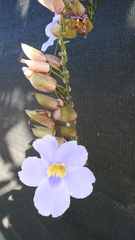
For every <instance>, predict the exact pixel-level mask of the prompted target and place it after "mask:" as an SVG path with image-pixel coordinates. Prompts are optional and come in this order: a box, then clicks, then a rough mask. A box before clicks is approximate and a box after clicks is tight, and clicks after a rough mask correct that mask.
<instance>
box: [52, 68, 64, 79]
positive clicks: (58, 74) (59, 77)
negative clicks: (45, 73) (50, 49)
mask: <svg viewBox="0 0 135 240" xmlns="http://www.w3.org/2000/svg"><path fill="white" fill-rule="evenodd" d="M50 72H51V73H53V74H55V75H56V76H57V77H59V78H61V79H62V80H64V78H63V77H62V76H61V75H59V74H58V73H56V72H55V71H53V70H52V69H50Z"/></svg>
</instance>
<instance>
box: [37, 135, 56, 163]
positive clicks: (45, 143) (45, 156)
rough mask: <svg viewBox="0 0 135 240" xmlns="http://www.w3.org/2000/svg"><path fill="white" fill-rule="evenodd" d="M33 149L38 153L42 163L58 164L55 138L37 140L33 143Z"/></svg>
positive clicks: (48, 136)
mask: <svg viewBox="0 0 135 240" xmlns="http://www.w3.org/2000/svg"><path fill="white" fill-rule="evenodd" d="M33 147H34V148H35V150H36V151H37V152H39V154H40V155H41V158H42V160H43V161H44V162H46V163H48V164H49V165H50V164H52V163H57V162H58V159H57V149H58V142H57V140H56V139H55V137H52V136H50V135H46V136H44V137H43V138H42V139H37V140H36V141H34V143H33Z"/></svg>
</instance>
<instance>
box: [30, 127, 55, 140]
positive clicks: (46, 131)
mask: <svg viewBox="0 0 135 240" xmlns="http://www.w3.org/2000/svg"><path fill="white" fill-rule="evenodd" d="M32 132H33V134H34V135H35V136H36V137H38V138H43V137H44V136H46V135H51V136H54V135H55V134H56V130H54V129H50V128H45V127H38V128H32Z"/></svg>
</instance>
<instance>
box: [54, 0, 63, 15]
mask: <svg viewBox="0 0 135 240" xmlns="http://www.w3.org/2000/svg"><path fill="white" fill-rule="evenodd" d="M52 2H53V6H54V10H55V13H57V14H60V13H61V12H63V10H64V7H65V4H64V2H63V0H52Z"/></svg>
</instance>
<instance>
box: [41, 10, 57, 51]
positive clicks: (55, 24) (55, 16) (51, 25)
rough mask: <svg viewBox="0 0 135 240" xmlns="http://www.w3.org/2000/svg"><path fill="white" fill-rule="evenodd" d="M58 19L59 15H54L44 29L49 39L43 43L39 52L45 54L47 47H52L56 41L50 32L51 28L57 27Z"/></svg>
mask: <svg viewBox="0 0 135 240" xmlns="http://www.w3.org/2000/svg"><path fill="white" fill-rule="evenodd" d="M59 19H60V15H59V14H56V13H55V15H54V17H53V20H52V22H51V23H49V24H48V25H47V26H46V28H45V34H46V35H47V37H49V39H48V40H47V41H46V42H45V43H43V45H42V48H41V51H43V52H45V51H46V49H47V48H48V47H49V46H52V45H53V43H54V41H55V40H56V39H57V37H55V36H54V35H53V34H52V32H51V30H50V29H51V28H55V27H57V26H59V25H58V23H57V21H58V20H59Z"/></svg>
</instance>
